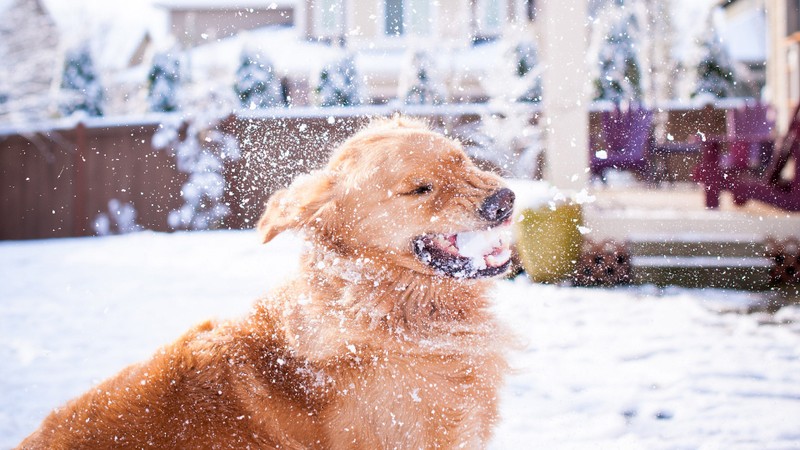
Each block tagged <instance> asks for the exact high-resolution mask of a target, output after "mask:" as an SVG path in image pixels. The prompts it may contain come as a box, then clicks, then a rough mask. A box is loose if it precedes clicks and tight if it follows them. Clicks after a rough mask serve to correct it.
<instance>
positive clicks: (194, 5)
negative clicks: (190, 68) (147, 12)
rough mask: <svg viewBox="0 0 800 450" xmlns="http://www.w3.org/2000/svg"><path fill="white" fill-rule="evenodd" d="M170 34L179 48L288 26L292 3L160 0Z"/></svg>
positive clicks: (281, 0) (291, 0)
mask: <svg viewBox="0 0 800 450" xmlns="http://www.w3.org/2000/svg"><path fill="white" fill-rule="evenodd" d="M157 5H158V6H160V7H162V8H164V9H166V10H167V13H168V16H169V27H170V31H171V33H172V34H173V35H174V36H176V38H177V39H178V42H179V43H180V44H181V46H182V47H183V48H191V47H195V46H197V45H200V44H203V43H206V42H213V41H214V40H217V39H223V38H227V37H230V36H234V35H236V34H237V33H239V32H241V31H245V30H254V29H257V28H261V27H266V26H275V25H278V26H291V25H294V21H295V1H294V0H270V1H259V0H161V1H159V2H158V3H157Z"/></svg>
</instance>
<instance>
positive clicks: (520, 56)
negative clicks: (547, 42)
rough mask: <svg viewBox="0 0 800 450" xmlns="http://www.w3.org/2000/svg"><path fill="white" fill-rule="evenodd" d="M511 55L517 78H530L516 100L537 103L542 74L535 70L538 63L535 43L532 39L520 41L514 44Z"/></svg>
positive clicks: (540, 90) (540, 91)
mask: <svg viewBox="0 0 800 450" xmlns="http://www.w3.org/2000/svg"><path fill="white" fill-rule="evenodd" d="M513 57H514V60H515V61H516V75H517V77H518V78H530V81H529V83H530V87H529V88H528V89H527V90H526V91H525V93H524V94H522V95H521V96H520V97H519V99H518V101H521V102H531V103H538V102H540V101H542V76H541V74H539V73H537V72H535V70H536V68H537V67H536V66H537V65H538V64H539V53H538V52H537V51H536V44H535V43H534V42H532V41H522V42H520V43H518V44H517V45H516V46H514V49H513Z"/></svg>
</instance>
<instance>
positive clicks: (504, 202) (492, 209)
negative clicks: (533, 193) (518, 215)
mask: <svg viewBox="0 0 800 450" xmlns="http://www.w3.org/2000/svg"><path fill="white" fill-rule="evenodd" d="M513 209H514V191H512V190H511V189H508V188H503V189H500V190H499V191H497V192H495V193H494V194H492V195H490V196H488V197H486V200H484V201H483V204H482V205H481V209H480V210H478V213H479V214H480V215H481V217H482V218H483V219H486V220H488V221H489V222H492V223H500V222H504V221H505V220H506V219H508V218H509V217H511V212H512V210H513Z"/></svg>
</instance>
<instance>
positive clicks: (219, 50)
mask: <svg viewBox="0 0 800 450" xmlns="http://www.w3.org/2000/svg"><path fill="white" fill-rule="evenodd" d="M244 48H248V49H251V50H254V51H258V52H262V53H263V56H265V57H267V58H269V60H270V61H272V64H273V65H274V67H275V70H276V71H277V72H278V73H279V74H281V75H292V76H301V77H306V76H308V75H309V74H311V73H314V72H318V71H319V70H321V69H322V67H323V66H324V65H325V64H326V63H328V62H330V61H332V60H334V59H336V58H337V57H339V56H340V55H341V54H342V50H341V49H339V48H336V47H332V46H329V45H326V44H320V43H314V42H309V41H307V40H305V39H302V38H301V36H300V34H299V31H298V30H297V29H296V28H292V27H264V28H259V29H256V30H252V31H248V32H242V33H239V34H238V35H236V36H232V37H229V38H225V39H220V40H218V41H217V42H214V43H210V44H207V45H202V46H199V47H196V48H194V49H192V50H191V51H190V55H189V57H190V59H191V65H192V73H193V75H200V76H202V75H204V74H209V73H213V72H218V73H219V71H221V70H222V71H226V72H227V73H230V74H231V76H232V75H233V74H234V73H235V72H236V69H237V68H238V66H239V62H240V61H239V57H240V56H241V53H242V50H243V49H244Z"/></svg>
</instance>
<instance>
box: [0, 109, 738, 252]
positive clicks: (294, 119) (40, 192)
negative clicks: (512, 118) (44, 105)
mask: <svg viewBox="0 0 800 450" xmlns="http://www.w3.org/2000/svg"><path fill="white" fill-rule="evenodd" d="M391 112H392V111H391V110H389V109H388V108H386V107H383V108H361V109H352V108H341V109H331V110H319V109H317V110H308V111H290V112H289V113H283V114H282V116H281V117H277V118H276V117H269V116H266V115H263V114H262V115H259V114H248V113H242V114H238V115H235V116H231V117H229V118H228V119H226V120H224V121H222V122H221V124H220V125H219V129H221V130H223V131H225V132H227V133H230V134H232V135H234V136H235V137H236V140H237V141H238V143H239V147H240V153H241V157H240V158H239V159H238V160H234V159H228V160H226V161H227V162H226V163H225V166H224V171H223V172H224V173H223V175H224V177H225V184H226V187H225V189H226V192H225V197H224V200H223V203H224V204H225V205H226V206H227V207H228V208H229V209H230V213H229V215H228V216H227V217H226V218H225V219H224V220H223V222H222V223H221V226H222V227H225V228H235V229H238V228H247V227H252V226H254V224H255V221H256V220H257V218H258V216H259V214H260V213H261V211H262V208H263V204H264V202H265V201H266V199H267V198H268V197H269V195H270V194H271V193H272V192H274V191H275V190H277V189H280V188H282V187H284V186H286V185H288V183H289V182H290V181H291V180H292V179H293V178H294V176H295V175H297V174H298V173H302V172H307V171H309V170H312V169H314V168H318V167H320V166H321V165H322V164H323V163H324V161H325V160H326V159H327V156H328V155H329V152H330V150H331V149H332V148H333V147H334V146H335V145H336V144H337V143H339V142H341V141H342V140H344V139H345V138H346V137H347V136H349V135H350V134H352V133H353V132H354V131H355V130H357V129H358V128H360V127H361V126H362V125H363V124H365V123H366V122H367V120H368V119H367V117H369V116H375V115H388V114H390V113H391ZM407 112H408V113H410V114H411V115H419V116H427V117H428V118H429V119H432V120H433V121H434V122H439V123H440V124H443V126H445V127H446V126H447V124H448V123H450V124H452V123H453V121H454V120H456V121H462V122H464V121H474V120H477V118H479V117H480V114H482V113H485V112H486V111H485V107H462V108H459V107H455V108H450V109H443V110H441V111H440V112H439V113H436V114H431V112H430V110H420V111H418V112H416V113H415V112H414V111H413V109H412V110H410V111H407ZM670 114H671V116H670V118H669V120H667V130H668V132H670V133H671V134H672V135H674V136H675V137H676V139H683V138H686V137H687V136H689V135H691V134H694V133H696V132H697V130H700V129H712V130H717V129H718V128H719V127H720V126H722V127H723V129H724V111H723V116H722V118H723V119H722V123H721V125H720V115H719V110H708V111H705V112H703V111H701V112H695V111H680V110H675V111H672V112H670ZM165 119H168V120H173V121H174V119H175V117H171V118H169V117H166V116H154V117H151V118H149V119H144V120H142V121H140V122H138V123H114V122H112V121H111V120H108V119H91V120H88V119H87V120H86V122H85V123H77V124H75V123H72V124H67V125H61V126H53V127H49V128H40V129H27V130H17V129H6V130H0V211H2V214H1V215H0V239H4V240H5V239H31V238H49V237H68V236H88V235H94V234H96V229H95V222H96V220H97V218H98V217H99V216H100V215H101V214H106V215H108V214H112V215H113V213H114V212H113V211H110V210H109V201H111V200H117V201H119V202H120V203H129V204H131V205H132V206H133V207H134V209H135V211H136V214H137V215H136V223H137V224H139V225H141V226H142V227H144V228H147V229H151V230H156V231H170V230H172V229H173V228H172V227H171V226H170V225H169V224H168V222H167V218H168V216H169V213H170V211H173V210H177V209H179V208H180V207H181V205H183V203H184V200H183V198H182V197H181V189H182V186H183V185H184V183H185V182H186V181H187V179H188V175H187V174H186V173H183V172H181V171H179V170H178V169H177V167H176V159H175V154H174V149H172V148H167V149H155V148H153V142H152V141H153V135H154V134H155V133H156V131H157V130H158V129H159V127H160V126H161V123H162V122H163V121H164V120H165ZM590 123H596V120H595V119H594V117H593V116H592V121H591V122H590ZM184 131H185V130H184ZM679 157H680V158H683V159H684V160H685V159H686V158H692V157H694V156H692V155H680V156H679Z"/></svg>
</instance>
